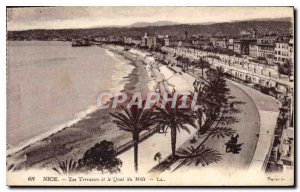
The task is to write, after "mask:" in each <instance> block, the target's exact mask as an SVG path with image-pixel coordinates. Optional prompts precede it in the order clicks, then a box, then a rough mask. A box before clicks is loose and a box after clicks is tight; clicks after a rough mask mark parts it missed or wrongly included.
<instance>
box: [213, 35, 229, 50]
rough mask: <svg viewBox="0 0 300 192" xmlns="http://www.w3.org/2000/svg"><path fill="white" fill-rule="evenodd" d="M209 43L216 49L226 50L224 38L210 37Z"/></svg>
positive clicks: (226, 44)
mask: <svg viewBox="0 0 300 192" xmlns="http://www.w3.org/2000/svg"><path fill="white" fill-rule="evenodd" d="M209 41H210V43H212V45H213V46H214V47H216V48H224V49H227V48H228V39H227V38H226V37H212V38H210V40H209Z"/></svg>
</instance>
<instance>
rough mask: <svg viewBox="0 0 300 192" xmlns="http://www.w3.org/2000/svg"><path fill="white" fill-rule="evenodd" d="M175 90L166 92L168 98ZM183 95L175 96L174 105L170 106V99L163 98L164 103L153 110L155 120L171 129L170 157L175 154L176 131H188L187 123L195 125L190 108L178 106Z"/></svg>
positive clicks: (172, 96)
mask: <svg viewBox="0 0 300 192" xmlns="http://www.w3.org/2000/svg"><path fill="white" fill-rule="evenodd" d="M174 97H175V92H173V93H172V94H168V98H174ZM182 99H183V95H179V96H177V98H176V100H175V105H174V107H173V106H172V102H171V101H166V100H163V101H162V102H163V103H164V104H165V106H164V107H161V106H156V107H155V108H156V111H155V115H154V116H155V121H156V122H157V123H158V124H159V125H161V126H165V127H166V128H170V129H171V149H172V157H175V156H176V139H177V131H180V130H181V129H182V130H185V131H186V132H188V133H190V130H189V128H188V127H187V125H191V126H192V127H194V128H195V127H196V125H195V115H194V113H193V111H192V110H191V108H180V107H179V106H180V105H181V104H182Z"/></svg>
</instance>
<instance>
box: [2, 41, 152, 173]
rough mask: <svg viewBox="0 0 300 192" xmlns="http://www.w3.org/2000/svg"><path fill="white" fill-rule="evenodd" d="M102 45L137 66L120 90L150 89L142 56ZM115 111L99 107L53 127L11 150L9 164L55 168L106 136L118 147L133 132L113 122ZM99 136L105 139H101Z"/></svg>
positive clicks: (77, 157) (82, 152) (143, 90)
mask: <svg viewBox="0 0 300 192" xmlns="http://www.w3.org/2000/svg"><path fill="white" fill-rule="evenodd" d="M102 48H104V49H106V50H110V51H112V52H113V54H116V55H115V56H116V57H117V59H120V60H122V59H125V60H127V61H129V62H127V61H125V62H126V63H128V64H130V65H132V66H133V67H134V68H133V69H132V71H131V72H130V73H129V74H128V75H127V76H125V77H123V80H122V81H126V83H125V84H124V86H123V88H122V89H121V90H120V92H126V93H127V94H132V93H133V92H135V91H137V90H140V91H141V92H145V91H149V88H148V86H145V83H146V84H148V83H149V79H150V78H149V76H148V71H147V70H146V65H145V63H144V62H143V61H141V60H140V59H141V58H136V57H134V56H133V55H132V54H130V53H126V52H124V51H123V52H118V51H116V50H112V49H108V48H106V47H102ZM120 57H122V58H120ZM112 111H113V110H112V109H95V110H94V111H92V112H91V113H89V114H86V115H85V116H84V117H83V118H82V119H79V121H77V122H74V123H73V124H70V125H69V126H65V127H63V128H62V129H60V130H57V131H55V132H54V131H53V132H52V133H51V134H50V135H48V136H46V137H44V138H41V139H39V140H37V141H35V142H32V143H31V144H29V145H27V146H25V147H23V148H22V149H20V150H18V151H16V152H14V153H10V154H7V163H8V165H9V164H10V165H12V164H13V165H14V166H15V167H16V168H17V169H23V168H26V169H27V168H33V167H35V168H37V167H42V168H43V167H50V168H52V167H53V166H54V165H57V164H58V162H59V161H63V160H65V159H74V160H76V159H79V158H81V157H82V155H83V154H84V152H85V151H86V150H87V149H89V148H90V147H92V146H94V145H95V144H96V143H97V142H100V141H102V140H104V139H106V140H111V141H113V142H114V145H115V147H116V146H118V145H121V144H122V142H123V143H125V142H127V141H128V139H131V135H130V134H129V133H126V132H122V131H119V129H118V128H117V127H116V126H115V125H114V124H112V123H110V115H109V112H112ZM118 132H120V133H118ZM109 133H111V134H109ZM98 137H99V138H102V139H98ZM78 154H82V155H78Z"/></svg>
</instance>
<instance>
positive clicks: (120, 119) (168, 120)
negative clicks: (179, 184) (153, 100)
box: [111, 68, 233, 172]
mask: <svg viewBox="0 0 300 192" xmlns="http://www.w3.org/2000/svg"><path fill="white" fill-rule="evenodd" d="M207 74H208V83H207V85H206V86H204V87H203V89H202V90H201V94H199V95H198V100H197V104H201V105H203V108H201V109H197V110H193V109H192V108H180V107H179V106H180V105H181V103H182V102H183V96H182V95H179V96H178V97H176V100H175V101H176V102H175V105H174V104H172V102H171V101H169V100H167V101H166V100H164V99H162V100H161V101H160V102H159V103H158V104H156V105H154V106H152V107H151V108H144V107H142V108H138V106H136V105H132V106H131V107H130V108H126V107H125V106H123V107H122V111H118V112H115V113H111V115H112V117H113V118H114V119H113V122H114V123H115V124H116V125H117V126H118V127H119V128H120V129H121V130H123V131H127V132H130V133H131V134H132V139H133V142H134V146H133V147H134V167H135V171H136V172H137V171H138V144H139V134H140V133H141V132H142V131H145V130H148V129H149V128H151V127H155V126H157V127H165V128H166V129H170V134H171V150H172V157H173V158H176V156H177V154H176V140H177V134H178V132H179V131H180V130H184V131H186V132H188V133H190V129H189V127H193V128H197V127H198V128H201V129H200V130H198V131H201V134H202V135H203V134H205V133H206V132H207V131H209V130H210V129H209V128H210V127H212V125H213V124H214V122H216V121H221V120H220V119H218V117H219V116H220V114H221V111H222V108H224V107H225V106H226V105H227V104H228V103H227V101H228V99H227V98H228V94H229V89H228V88H227V87H226V82H225V76H224V70H223V69H222V68H217V69H216V70H212V71H209V72H208V73H207ZM173 97H174V93H170V94H169V95H168V98H173ZM143 103H145V101H144V102H143ZM161 103H164V104H165V106H164V107H161V105H160V104H161ZM143 106H144V105H143ZM204 113H205V116H206V120H205V121H204V122H202V119H203V114H204ZM223 113H224V110H223ZM197 121H198V123H195V122H197ZM202 125H204V126H202ZM222 131H223V132H224V133H223V135H226V134H227V135H228V134H229V133H230V134H232V132H233V131H232V130H231V129H230V128H229V129H228V128H227V129H224V130H222ZM217 132H218V131H217V128H216V127H215V129H214V132H211V133H210V135H209V136H208V138H209V137H210V136H212V135H216V134H217ZM208 138H207V139H208ZM207 139H206V140H207ZM200 149H201V150H204V152H211V153H214V154H215V158H216V159H217V160H218V159H219V158H220V155H219V154H218V153H217V152H216V151H214V150H212V149H206V148H203V143H202V145H200V146H198V147H197V148H196V149H195V150H196V153H197V154H198V152H199V151H198V150H200ZM191 150H192V149H191ZM192 151H193V150H192ZM194 152H195V151H194ZM194 152H193V153H194ZM202 152H203V151H202ZM202 152H201V153H199V154H202V155H203V154H205V153H202ZM199 154H198V155H199ZM190 157H192V158H195V155H190ZM190 157H186V158H188V159H190Z"/></svg>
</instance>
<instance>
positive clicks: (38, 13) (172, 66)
mask: <svg viewBox="0 0 300 192" xmlns="http://www.w3.org/2000/svg"><path fill="white" fill-rule="evenodd" d="M6 11H7V40H6V44H7V47H6V50H7V128H6V133H7V134H6V176H7V177H6V179H7V181H6V183H7V185H8V186H294V175H295V174H294V171H295V169H294V165H295V157H294V154H295V148H294V147H295V146H294V143H295V135H294V125H295V124H294V102H295V100H294V76H295V71H294V60H295V58H294V38H295V34H294V8H293V7H172V6H169V7H63V6H61V7H7V8H6Z"/></svg>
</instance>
